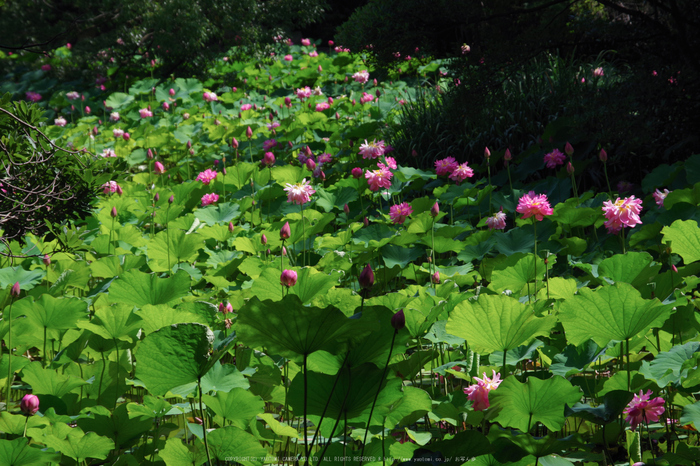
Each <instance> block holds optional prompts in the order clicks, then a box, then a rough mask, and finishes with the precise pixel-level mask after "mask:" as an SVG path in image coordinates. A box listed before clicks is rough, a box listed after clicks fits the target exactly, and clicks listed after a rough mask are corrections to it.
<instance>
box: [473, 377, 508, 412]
mask: <svg viewBox="0 0 700 466" xmlns="http://www.w3.org/2000/svg"><path fill="white" fill-rule="evenodd" d="M474 380H476V381H477V382H478V383H477V384H476V385H470V386H469V387H466V388H465V389H464V393H465V394H466V395H467V398H468V399H469V400H471V401H473V402H474V405H473V408H474V410H475V411H483V410H485V409H486V408H488V407H489V406H490V404H489V392H490V391H492V390H495V389H497V388H498V386H499V385H500V384H501V374H497V373H496V371H493V376H492V377H491V378H490V379H489V378H488V377H486V373H485V372H484V378H483V379H480V378H478V377H474Z"/></svg>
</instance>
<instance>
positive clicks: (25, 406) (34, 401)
mask: <svg viewBox="0 0 700 466" xmlns="http://www.w3.org/2000/svg"><path fill="white" fill-rule="evenodd" d="M19 409H20V411H22V414H24V415H25V416H33V415H35V414H36V413H37V411H39V397H37V396H36V395H24V397H23V398H22V401H21V402H20V404H19Z"/></svg>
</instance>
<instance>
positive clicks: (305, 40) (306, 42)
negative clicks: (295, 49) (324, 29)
mask: <svg viewBox="0 0 700 466" xmlns="http://www.w3.org/2000/svg"><path fill="white" fill-rule="evenodd" d="M301 45H307V46H308V45H311V41H310V40H309V39H302V40H301Z"/></svg>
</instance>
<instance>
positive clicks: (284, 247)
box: [282, 246, 287, 257]
mask: <svg viewBox="0 0 700 466" xmlns="http://www.w3.org/2000/svg"><path fill="white" fill-rule="evenodd" d="M282 255H283V256H284V257H287V247H286V246H282Z"/></svg>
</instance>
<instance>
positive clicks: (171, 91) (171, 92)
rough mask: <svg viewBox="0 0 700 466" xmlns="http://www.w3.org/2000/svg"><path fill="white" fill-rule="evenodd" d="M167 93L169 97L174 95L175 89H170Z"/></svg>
mask: <svg viewBox="0 0 700 466" xmlns="http://www.w3.org/2000/svg"><path fill="white" fill-rule="evenodd" d="M168 92H169V93H170V97H172V96H174V95H175V89H173V88H172V87H171V88H170V90H169V91H168Z"/></svg>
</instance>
